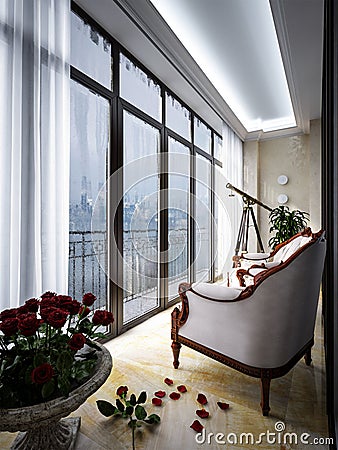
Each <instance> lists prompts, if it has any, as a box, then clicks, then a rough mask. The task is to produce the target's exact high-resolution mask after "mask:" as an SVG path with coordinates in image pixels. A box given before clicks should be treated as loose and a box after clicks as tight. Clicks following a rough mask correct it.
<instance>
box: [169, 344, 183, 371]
mask: <svg viewBox="0 0 338 450" xmlns="http://www.w3.org/2000/svg"><path fill="white" fill-rule="evenodd" d="M181 347H182V345H181V344H180V343H179V342H176V341H173V342H172V344H171V348H172V349H173V355H174V362H173V365H174V367H175V369H178V366H179V365H180V362H179V360H178V357H179V355H180V350H181Z"/></svg>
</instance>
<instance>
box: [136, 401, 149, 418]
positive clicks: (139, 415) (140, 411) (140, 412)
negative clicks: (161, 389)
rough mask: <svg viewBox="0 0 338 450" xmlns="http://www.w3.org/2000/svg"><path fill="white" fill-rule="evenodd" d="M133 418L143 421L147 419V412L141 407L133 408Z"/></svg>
mask: <svg viewBox="0 0 338 450" xmlns="http://www.w3.org/2000/svg"><path fill="white" fill-rule="evenodd" d="M135 416H136V418H137V419H138V420H144V419H145V418H146V417H147V411H146V410H145V409H144V408H143V406H141V405H137V406H136V408H135Z"/></svg>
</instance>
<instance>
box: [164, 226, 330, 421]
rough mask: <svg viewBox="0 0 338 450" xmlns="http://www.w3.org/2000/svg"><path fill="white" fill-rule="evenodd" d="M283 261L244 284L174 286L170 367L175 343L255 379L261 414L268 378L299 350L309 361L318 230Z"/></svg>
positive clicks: (321, 255) (319, 261) (321, 254)
mask: <svg viewBox="0 0 338 450" xmlns="http://www.w3.org/2000/svg"><path fill="white" fill-rule="evenodd" d="M307 233H308V236H307V237H308V239H307V242H305V241H304V242H303V245H301V246H296V247H297V249H296V250H294V251H293V252H292V253H291V254H289V255H288V257H287V258H286V259H285V258H284V259H285V260H284V261H282V260H281V261H280V262H278V264H277V265H274V266H272V267H270V268H264V269H263V271H261V272H260V273H258V274H256V275H255V276H254V277H253V280H254V282H253V284H252V285H250V286H248V287H242V288H231V287H226V286H223V285H218V284H208V283H199V284H198V283H195V284H192V285H190V284H187V283H183V284H181V285H180V288H179V293H180V297H181V300H182V304H181V307H180V309H179V308H175V309H174V311H173V313H172V331H171V336H172V340H173V343H172V349H173V355H174V367H175V368H176V369H177V368H178V366H179V359H178V358H179V352H180V348H181V344H184V345H187V346H188V347H191V348H193V349H195V350H197V351H199V352H201V353H203V354H206V355H208V356H210V357H211V358H213V359H215V360H217V361H220V362H222V363H224V364H226V365H228V366H230V367H232V368H234V369H236V370H239V371H241V372H243V373H246V374H248V375H250V376H253V377H256V378H260V380H261V407H262V412H263V415H268V413H269V410H270V407H269V390H270V381H271V379H273V378H277V377H280V376H283V375H285V374H286V373H287V372H288V371H289V370H290V369H291V368H292V367H293V366H294V365H295V364H296V363H297V362H298V361H299V359H300V358H301V357H302V356H304V355H305V361H306V364H308V365H309V364H310V362H311V347H312V345H313V335H314V325H315V318H316V311H317V304H318V297H319V289H320V283H321V277H322V271H323V265H324V259H325V252H326V240H325V237H324V232H322V231H321V232H319V233H316V234H312V233H311V230H308V232H307Z"/></svg>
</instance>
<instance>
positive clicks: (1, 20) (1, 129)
mask: <svg viewBox="0 0 338 450" xmlns="http://www.w3.org/2000/svg"><path fill="white" fill-rule="evenodd" d="M69 19H70V5H69V0H2V1H1V2H0V61H1V64H0V104H1V107H0V180H1V190H0V211H1V213H0V214H1V215H0V308H1V309H3V308H8V307H15V306H18V305H19V304H22V303H23V302H24V300H25V299H27V298H30V297H34V296H39V295H40V294H41V293H42V292H43V291H46V290H55V291H57V292H60V293H66V292H67V280H68V240H69V239H68V223H69V222H68V215H69V212H68V209H69V32H70V26H69Z"/></svg>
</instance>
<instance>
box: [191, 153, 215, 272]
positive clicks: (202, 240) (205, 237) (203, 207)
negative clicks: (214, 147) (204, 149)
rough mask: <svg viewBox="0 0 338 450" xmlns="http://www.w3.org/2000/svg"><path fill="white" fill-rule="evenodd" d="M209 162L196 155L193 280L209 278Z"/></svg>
mask: <svg viewBox="0 0 338 450" xmlns="http://www.w3.org/2000/svg"><path fill="white" fill-rule="evenodd" d="M211 167H212V166H211V163H210V161H209V160H208V159H207V158H204V157H203V156H201V155H196V180H195V181H196V185H195V186H196V187H195V189H196V197H195V217H194V221H195V280H196V281H209V280H210V278H211V190H210V182H211Z"/></svg>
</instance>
